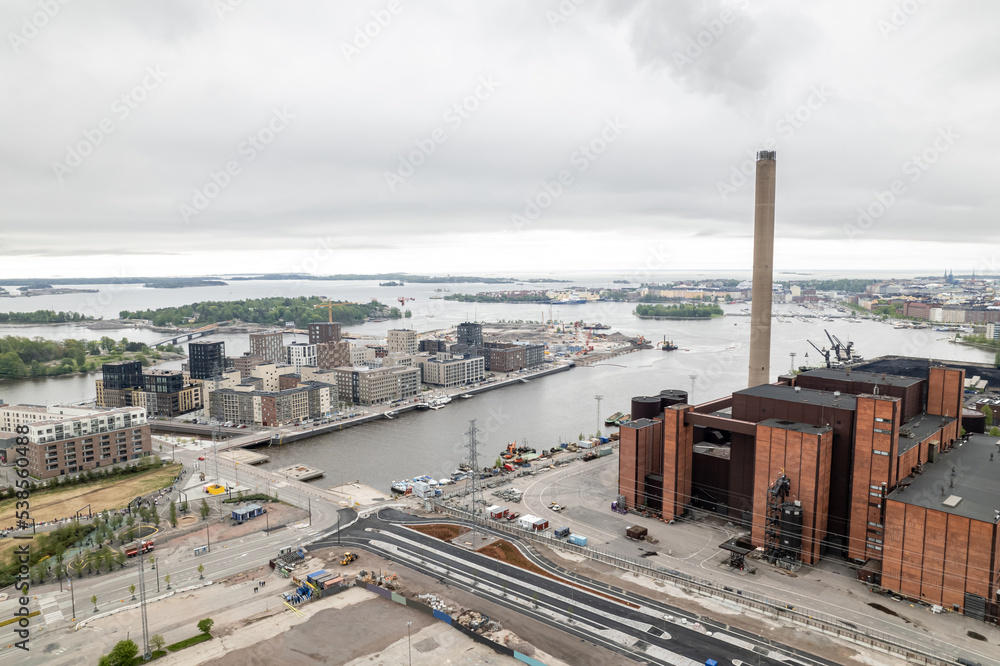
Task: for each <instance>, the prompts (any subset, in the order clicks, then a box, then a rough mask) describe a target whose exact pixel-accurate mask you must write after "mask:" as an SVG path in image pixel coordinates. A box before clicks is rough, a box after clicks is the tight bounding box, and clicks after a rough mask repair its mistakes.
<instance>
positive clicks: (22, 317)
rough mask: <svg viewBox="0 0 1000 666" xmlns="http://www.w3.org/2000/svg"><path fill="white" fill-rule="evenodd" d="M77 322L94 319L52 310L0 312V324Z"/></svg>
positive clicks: (75, 313) (74, 313)
mask: <svg viewBox="0 0 1000 666" xmlns="http://www.w3.org/2000/svg"><path fill="white" fill-rule="evenodd" d="M77 321H94V318H93V317H88V316H86V315H82V314H80V313H79V312H55V311H54V310H35V311H34V312H0V324H68V323H72V322H77Z"/></svg>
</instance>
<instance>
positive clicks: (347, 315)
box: [118, 296, 403, 327]
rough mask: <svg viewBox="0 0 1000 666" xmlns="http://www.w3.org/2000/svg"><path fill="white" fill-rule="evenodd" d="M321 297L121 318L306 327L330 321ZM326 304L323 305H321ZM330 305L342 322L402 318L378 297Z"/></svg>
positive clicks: (204, 305)
mask: <svg viewBox="0 0 1000 666" xmlns="http://www.w3.org/2000/svg"><path fill="white" fill-rule="evenodd" d="M326 302H327V301H326V300H325V299H322V298H320V297H318V296H308V297H307V296H299V297H297V298H286V297H281V296H276V297H270V298H248V299H245V300H241V301H203V302H200V303H192V304H190V305H182V306H180V307H171V308H158V309H156V310H137V311H129V310H122V311H121V312H119V313H118V316H119V318H120V319H148V320H149V321H151V322H152V323H153V325H155V326H194V327H198V326H204V325H206V324H214V323H217V322H223V321H233V320H239V321H244V322H249V323H253V324H273V325H277V326H284V325H285V322H289V321H291V322H295V325H296V326H299V327H302V326H305V325H307V324H309V323H310V322H315V321H329V318H330V316H331V315H328V314H327V308H326V307H325V305H324V304H325V303H326ZM320 305H324V307H322V308H320V307H317V306H320ZM332 306H333V307H332V308H330V311H331V314H332V317H333V321H335V322H339V323H341V324H360V323H362V322H364V321H366V320H368V319H374V318H384V319H400V318H402V316H403V313H402V312H401V311H400V309H399V308H396V307H389V306H387V305H383V304H382V303H379V302H378V301H376V300H374V299H373V300H372V301H370V302H368V303H358V304H355V303H337V302H336V301H334V302H333V303H332Z"/></svg>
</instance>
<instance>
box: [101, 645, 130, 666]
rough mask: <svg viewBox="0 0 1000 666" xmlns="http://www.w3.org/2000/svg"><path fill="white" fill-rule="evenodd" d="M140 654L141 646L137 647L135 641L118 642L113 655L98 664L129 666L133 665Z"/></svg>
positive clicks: (107, 656)
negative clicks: (128, 665) (129, 665)
mask: <svg viewBox="0 0 1000 666" xmlns="http://www.w3.org/2000/svg"><path fill="white" fill-rule="evenodd" d="M138 654H139V646H138V645H136V644H135V642H134V641H131V640H124V641H118V643H116V644H115V646H114V647H113V648H112V649H111V653H110V654H108V655H106V656H104V657H101V661H100V662H98V664H100V666H104V664H107V666H127V664H131V663H132V660H133V659H135V658H136V656H137V655H138ZM105 660H106V661H105Z"/></svg>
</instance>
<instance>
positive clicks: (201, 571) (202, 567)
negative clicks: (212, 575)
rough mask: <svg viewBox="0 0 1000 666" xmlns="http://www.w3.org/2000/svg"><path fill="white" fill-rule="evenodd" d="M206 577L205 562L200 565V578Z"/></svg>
mask: <svg viewBox="0 0 1000 666" xmlns="http://www.w3.org/2000/svg"><path fill="white" fill-rule="evenodd" d="M204 578H205V565H204V564H199V565H198V580H202V579H204Z"/></svg>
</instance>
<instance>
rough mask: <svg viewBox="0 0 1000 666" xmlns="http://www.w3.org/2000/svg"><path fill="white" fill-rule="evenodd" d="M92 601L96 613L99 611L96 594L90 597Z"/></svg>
mask: <svg viewBox="0 0 1000 666" xmlns="http://www.w3.org/2000/svg"><path fill="white" fill-rule="evenodd" d="M90 603H92V604H94V612H95V613H96V612H97V595H96V594H94V595H91V597H90Z"/></svg>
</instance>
